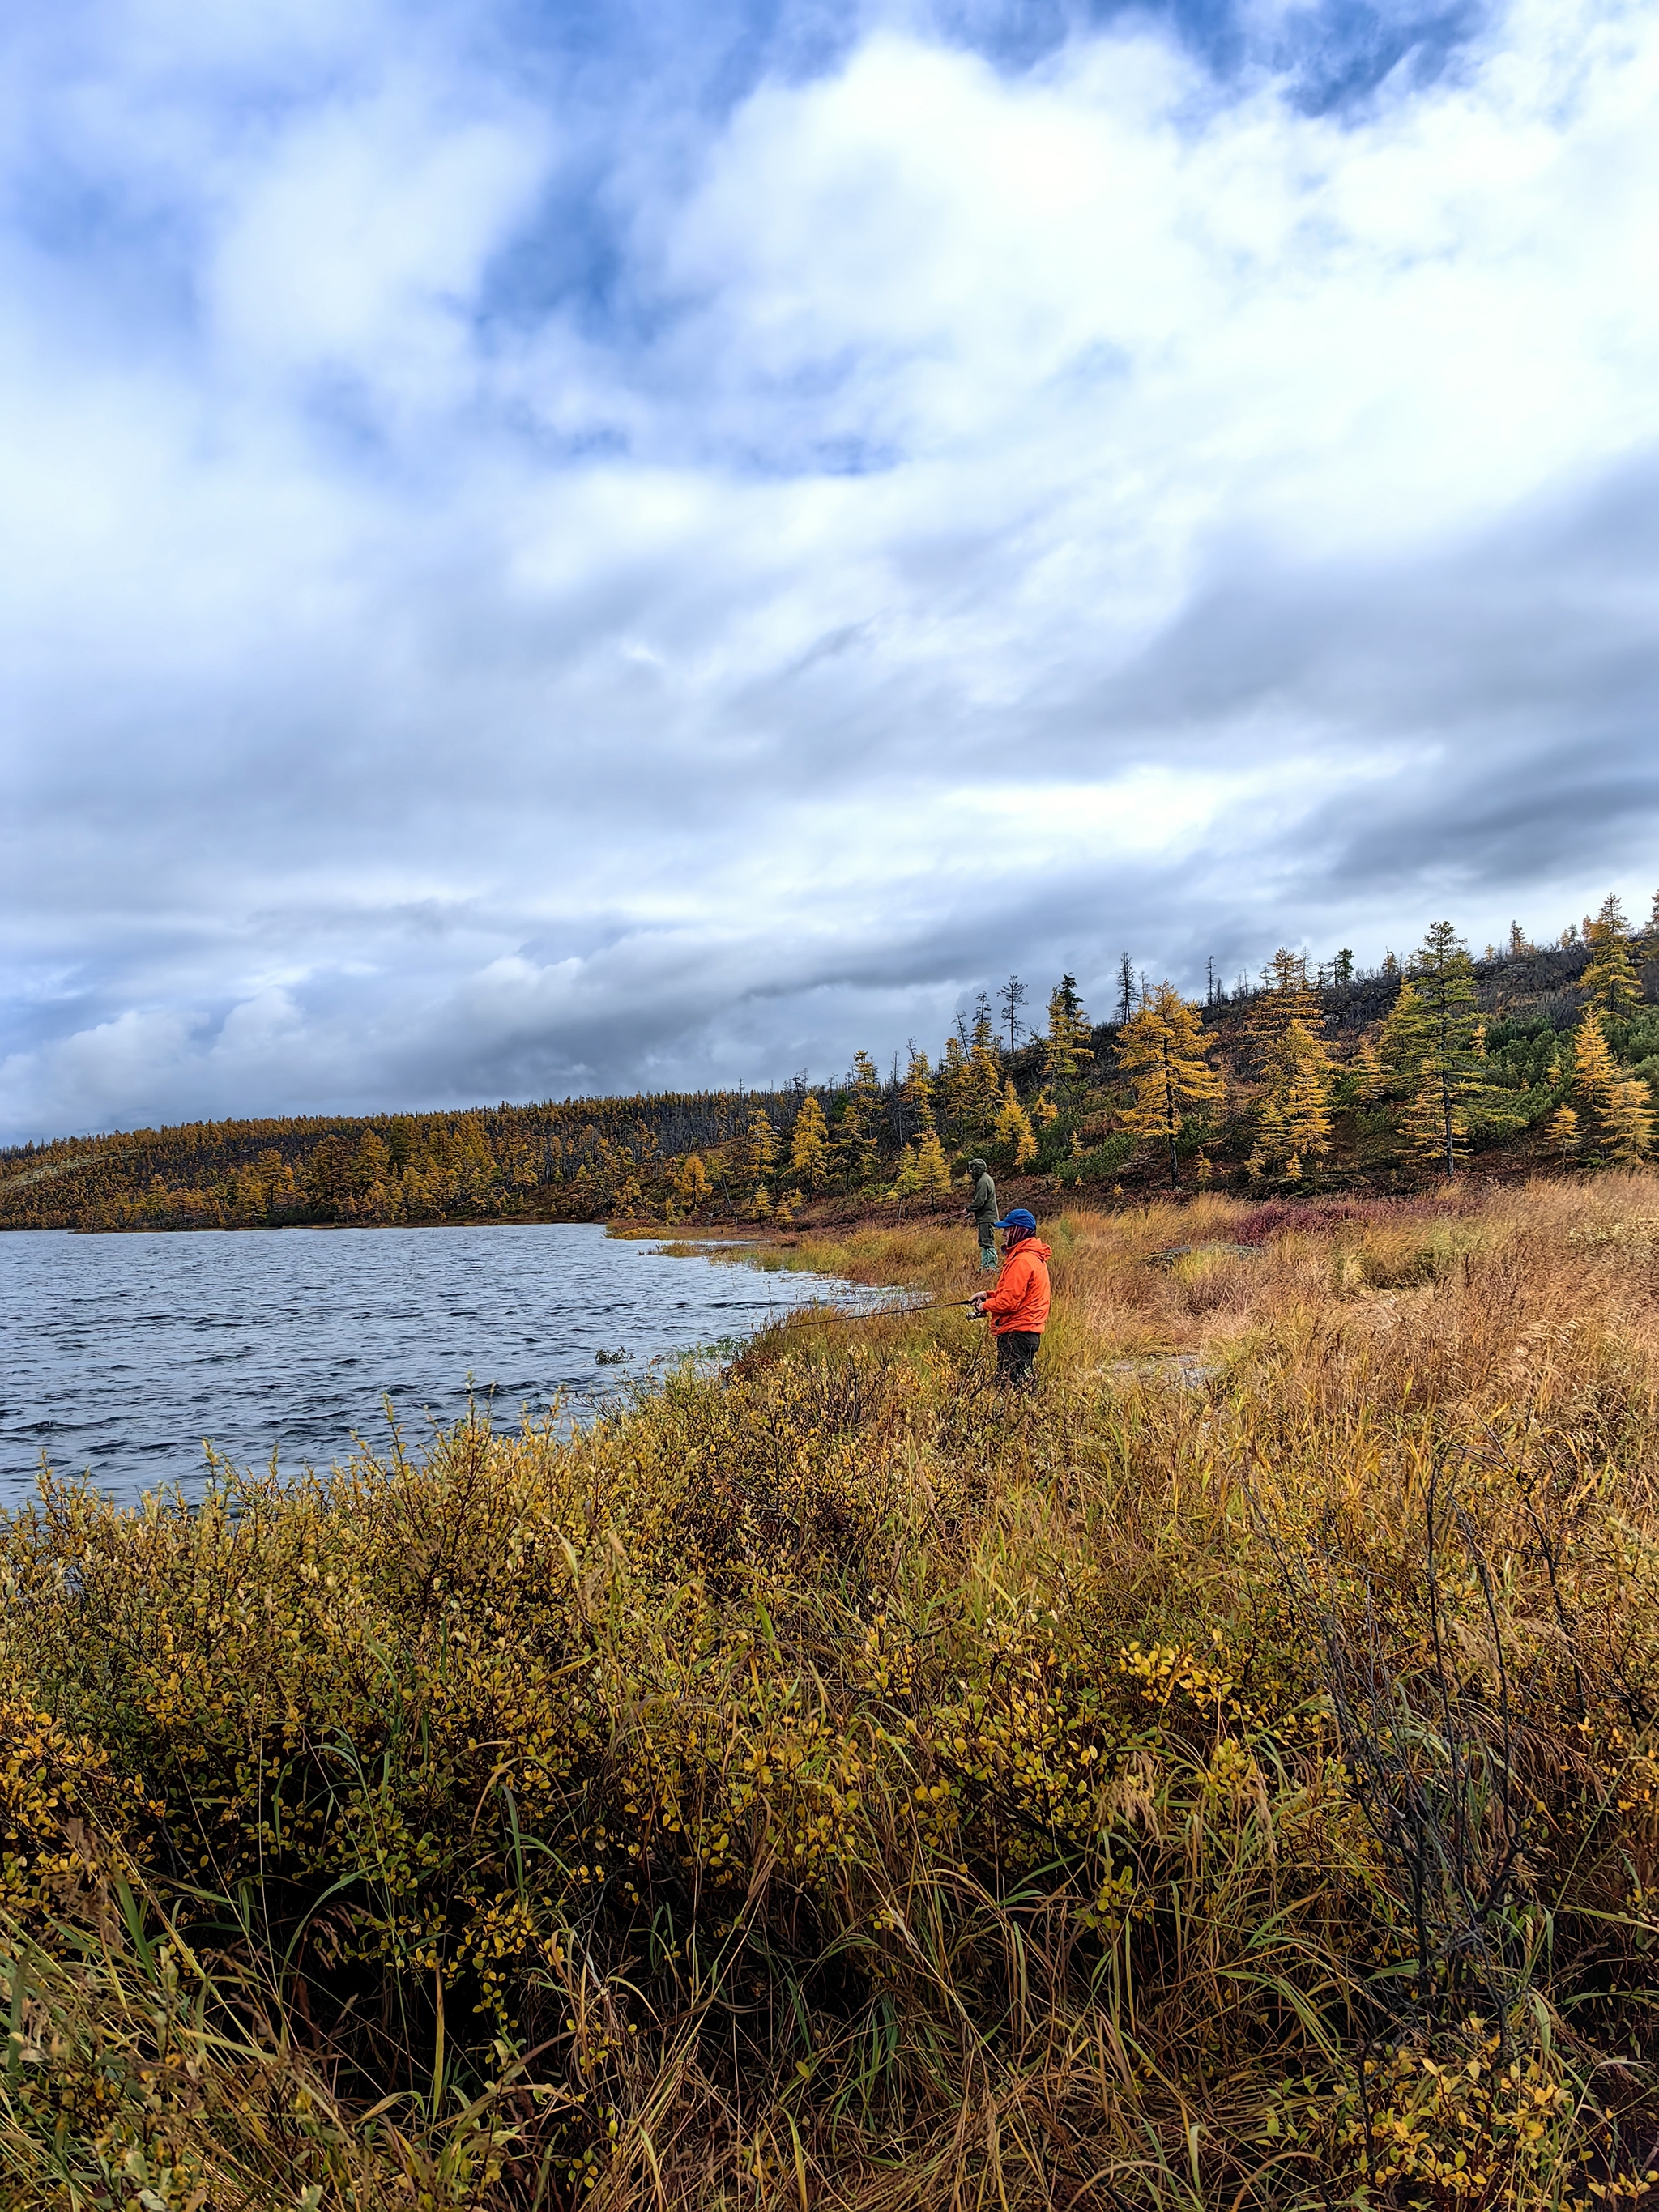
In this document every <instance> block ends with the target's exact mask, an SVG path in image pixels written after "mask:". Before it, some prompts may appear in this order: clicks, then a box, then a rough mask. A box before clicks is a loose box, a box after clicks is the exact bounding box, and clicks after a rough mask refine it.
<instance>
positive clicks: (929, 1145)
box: [916, 1129, 951, 1198]
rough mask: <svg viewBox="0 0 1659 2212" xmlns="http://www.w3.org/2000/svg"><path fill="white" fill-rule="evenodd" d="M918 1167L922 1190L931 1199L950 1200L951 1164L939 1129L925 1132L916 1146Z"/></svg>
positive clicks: (925, 1130)
mask: <svg viewBox="0 0 1659 2212" xmlns="http://www.w3.org/2000/svg"><path fill="white" fill-rule="evenodd" d="M916 1167H917V1170H918V1172H919V1173H920V1175H921V1188H922V1189H923V1191H924V1192H925V1193H926V1194H927V1196H928V1197H929V1198H949V1196H950V1195H951V1163H950V1161H949V1160H947V1159H946V1158H945V1147H944V1146H943V1145H942V1144H940V1142H939V1131H938V1130H937V1129H924V1130H923V1132H922V1134H921V1142H920V1143H919V1144H918V1145H917V1146H916Z"/></svg>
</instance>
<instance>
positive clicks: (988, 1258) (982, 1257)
mask: <svg viewBox="0 0 1659 2212" xmlns="http://www.w3.org/2000/svg"><path fill="white" fill-rule="evenodd" d="M996 1263H997V1255H996V1254H995V1252H994V1250H993V1249H992V1248H991V1246H990V1245H988V1244H981V1246H980V1248H979V1264H980V1269H981V1273H983V1271H984V1270H985V1269H986V1268H987V1267H995V1265H996Z"/></svg>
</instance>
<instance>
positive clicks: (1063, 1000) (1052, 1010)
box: [1042, 975, 1094, 1094]
mask: <svg viewBox="0 0 1659 2212" xmlns="http://www.w3.org/2000/svg"><path fill="white" fill-rule="evenodd" d="M1090 1035H1091V1031H1090V1028H1089V1018H1088V1016H1087V1015H1086V1014H1085V1012H1084V1011H1083V1001H1082V1000H1081V999H1080V998H1079V996H1078V989H1077V978H1076V976H1075V975H1062V976H1061V977H1060V981H1059V982H1058V983H1057V984H1056V985H1055V986H1054V989H1053V990H1052V991H1051V992H1050V993H1049V994H1048V1035H1047V1036H1045V1037H1044V1038H1043V1041H1042V1073H1043V1075H1044V1076H1045V1078H1046V1079H1047V1080H1048V1083H1049V1084H1051V1085H1053V1086H1054V1089H1055V1090H1057V1091H1060V1092H1061V1093H1062V1094H1063V1093H1064V1092H1065V1091H1066V1090H1067V1089H1069V1088H1070V1086H1071V1085H1073V1083H1074V1082H1075V1081H1076V1079H1077V1075H1078V1071H1079V1068H1080V1067H1081V1066H1082V1065H1083V1063H1084V1061H1085V1060H1092V1059H1093V1058H1094V1054H1093V1053H1092V1051H1091V1049H1090V1046H1089V1038H1090Z"/></svg>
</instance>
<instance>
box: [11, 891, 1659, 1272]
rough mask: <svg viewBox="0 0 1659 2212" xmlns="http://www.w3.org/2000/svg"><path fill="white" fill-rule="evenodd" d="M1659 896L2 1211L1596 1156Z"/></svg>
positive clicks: (556, 1203)
mask: <svg viewBox="0 0 1659 2212" xmlns="http://www.w3.org/2000/svg"><path fill="white" fill-rule="evenodd" d="M1655 963H1659V898H1656V902H1655V912H1654V913H1653V914H1652V915H1650V917H1649V919H1648V921H1647V922H1646V924H1645V925H1644V927H1642V928H1640V929H1633V928H1632V926H1631V924H1630V922H1629V921H1628V920H1627V918H1626V915H1625V914H1624V911H1623V908H1621V906H1620V902H1619V901H1618V899H1617V898H1616V897H1609V898H1608V899H1607V900H1606V901H1605V902H1603V904H1602V906H1601V908H1600V910H1599V912H1598V913H1597V914H1596V915H1593V916H1586V917H1585V918H1584V920H1583V923H1582V925H1581V924H1579V923H1577V922H1574V923H1572V924H1570V925H1569V926H1568V927H1567V928H1566V929H1565V930H1564V931H1562V932H1561V933H1559V936H1557V937H1556V938H1554V939H1552V940H1550V942H1549V943H1548V944H1547V945H1538V944H1534V942H1533V941H1532V940H1530V939H1528V938H1527V937H1526V935H1525V933H1523V932H1522V931H1521V929H1520V928H1519V927H1518V926H1517V927H1515V928H1514V929H1512V930H1511V932H1510V937H1509V939H1508V940H1507V941H1506V943H1505V944H1504V945H1501V946H1493V945H1488V946H1486V948H1485V950H1484V951H1483V953H1482V954H1481V955H1480V957H1478V958H1477V957H1475V956H1474V955H1473V954H1472V953H1471V951H1470V950H1469V948H1468V945H1467V944H1466V943H1465V942H1464V941H1463V939H1462V938H1461V937H1460V936H1459V934H1458V933H1457V931H1456V930H1455V927H1454V926H1453V924H1452V923H1450V922H1449V921H1439V922H1435V923H1433V924H1432V925H1431V926H1430V927H1429V928H1428V929H1427V930H1426V931H1425V935H1424V938H1423V940H1422V942H1421V944H1420V945H1419V946H1418V947H1417V948H1416V949H1415V950H1414V951H1412V952H1410V953H1408V954H1407V955H1406V956H1404V957H1400V956H1397V955H1396V954H1395V953H1394V952H1392V951H1390V952H1389V953H1387V954H1386V955H1385V957H1384V958H1383V963H1381V965H1380V966H1379V967H1378V968H1376V969H1369V970H1367V969H1358V968H1357V967H1356V965H1355V963H1354V959H1353V955H1352V952H1351V951H1347V950H1346V949H1344V950H1342V951H1339V952H1337V953H1336V954H1335V955H1334V956H1333V957H1331V958H1330V959H1329V960H1328V961H1322V962H1321V961H1315V960H1313V959H1311V958H1310V956H1309V955H1308V954H1307V953H1305V952H1304V951H1297V950H1292V949H1289V948H1284V947H1281V948H1280V949H1279V951H1276V952H1275V953H1274V954H1273V957H1271V959H1269V960H1268V961H1267V963H1264V965H1263V967H1262V968H1261V970H1260V971H1259V973H1258V974H1257V975H1255V977H1254V978H1251V977H1248V976H1245V977H1240V978H1238V979H1237V981H1235V982H1234V983H1233V984H1231V986H1223V984H1222V983H1221V982H1220V981H1219V979H1218V976H1217V975H1216V971H1215V968H1214V963H1211V964H1210V969H1209V973H1208V975H1207V977H1206V987H1205V990H1204V992H1203V994H1202V995H1201V996H1193V997H1188V996H1187V995H1185V994H1183V993H1182V991H1180V990H1179V989H1178V988H1177V987H1176V986H1175V985H1174V984H1173V983H1172V982H1170V981H1169V980H1167V979H1164V980H1161V981H1153V980H1152V979H1151V978H1150V976H1149V975H1148V974H1147V973H1146V971H1145V970H1144V969H1139V968H1137V966H1136V964H1135V963H1134V962H1133V959H1132V958H1131V957H1130V955H1129V954H1128V953H1127V952H1125V953H1124V954H1123V955H1122V956H1121V958H1120V960H1119V962H1118V963H1117V967H1116V969H1115V975H1114V986H1115V1000H1114V1003H1113V1006H1112V1012H1111V1018H1109V1020H1106V1021H1103V1022H1100V1023H1096V1022H1094V1021H1093V1020H1091V1017H1090V1015H1089V1013H1088V1012H1087V1011H1086V1009H1085V1006H1084V1003H1083V1000H1082V997H1081V994H1080V993H1079V988H1078V984H1077V981H1076V978H1075V976H1074V975H1071V974H1069V973H1068V974H1066V975H1062V976H1061V978H1060V981H1059V982H1058V983H1056V984H1055V985H1054V987H1053V989H1052V990H1051V991H1050V992H1049V993H1048V998H1047V1003H1046V1007H1045V1009H1044V1012H1043V1013H1042V1017H1041V1018H1035V1019H1034V1018H1032V1017H1031V998H1030V992H1029V990H1028V988H1027V987H1026V985H1025V984H1024V982H1023V981H1021V979H1020V978H1019V977H1018V975H1010V976H1009V977H1008V978H1007V979H1006V981H1005V982H1004V983H1003V984H1002V985H1001V986H1000V987H999V988H998V989H996V990H995V991H994V992H993V991H990V990H986V991H982V992H981V993H980V994H979V995H978V996H977V998H976V1000H975V1002H974V1003H973V1005H972V1006H968V1007H964V1008H963V1010H962V1011H961V1012H960V1013H959V1014H958V1016H957V1020H956V1022H955V1024H954V1025H953V1027H952V1029H951V1032H950V1033H949V1034H948V1035H947V1036H945V1039H944V1041H943V1044H942V1047H941V1048H940V1049H939V1053H938V1055H937V1057H934V1056H933V1055H931V1054H929V1052H928V1051H927V1049H926V1048H924V1047H922V1046H921V1045H918V1044H917V1043H916V1042H915V1041H914V1040H911V1041H909V1042H908V1043H907V1046H906V1048H905V1051H904V1052H903V1053H902V1054H898V1053H894V1054H890V1060H889V1065H888V1067H887V1069H886V1071H885V1072H883V1070H882V1069H881V1068H880V1067H879V1066H878V1063H877V1061H876V1060H875V1059H874V1057H873V1056H872V1054H870V1053H869V1052H867V1051H860V1052H858V1053H856V1054H854V1060H853V1065H852V1066H851V1067H850V1068H849V1069H848V1071H847V1073H846V1074H845V1076H844V1077H842V1078H839V1079H836V1081H834V1082H831V1083H826V1084H811V1083H809V1082H808V1081H807V1080H806V1078H805V1074H802V1075H799V1076H798V1077H796V1078H795V1079H794V1080H793V1082H792V1083H790V1084H787V1085H780V1086H774V1087H771V1088H769V1089H764V1090H759V1091H749V1090H740V1091H704V1092H697V1093H659V1094H651V1095H643V1094H642V1095H638V1096H635V1097H617V1098H587V1099H574V1100H562V1101H545V1102H543V1103H539V1104H535V1105H525V1106H514V1105H510V1104H507V1103H505V1102H503V1103H502V1104H501V1105H500V1106H499V1107H495V1108H490V1109H483V1108H478V1109H471V1110H468V1111H465V1112H459V1113H453V1112H452V1113H422V1114H390V1115H368V1116H362V1117H356V1118H339V1119H331V1118H327V1117H317V1116H301V1117H294V1118H270V1119H264V1120H257V1121H219V1122H197V1123H190V1124H185V1125H183V1126H180V1127H172V1128H163V1129H142V1130H137V1131H132V1132H127V1133H120V1134H117V1135H112V1136H108V1137H103V1138H94V1139H69V1140H60V1141H58V1142H57V1143H54V1144H51V1145H46V1146H21V1147H14V1148H12V1149H11V1150H9V1151H8V1152H4V1153H0V1226H4V1227H9V1228H90V1229H123V1228H155V1227H159V1228H186V1227H204V1228H206V1227H252V1226H261V1225H278V1224H283V1223H313V1222H314V1223H328V1222H342V1223H351V1222H356V1223H387V1222H410V1223H418V1222H431V1221H447V1220H507V1219H526V1218H529V1219H597V1218H607V1217H616V1216H622V1217H627V1218H639V1219H641V1220H646V1219H650V1220H657V1221H661V1222H664V1223H665V1224H671V1223H673V1222H676V1221H682V1220H703V1219H709V1218H728V1219H729V1218H744V1219H748V1220H750V1221H754V1222H760V1223H771V1224H775V1225H787V1224H788V1223H789V1222H791V1221H792V1220H793V1219H794V1218H796V1217H797V1216H798V1215H799V1213H800V1212H802V1210H803V1209H805V1208H808V1207H811V1206H814V1205H817V1204H820V1203H821V1202H822V1201H823V1200H825V1199H834V1200H842V1201H848V1200H850V1201H852V1202H854V1203H855V1204H857V1205H859V1206H868V1205H872V1204H879V1205H884V1206H886V1205H890V1206H892V1207H893V1209H894V1210H895V1211H896V1212H898V1213H900V1214H902V1213H903V1212H905V1211H907V1210H914V1209H926V1208H927V1207H930V1206H940V1205H944V1204H946V1203H954V1202H955V1200H954V1192H955V1188H956V1185H957V1180H958V1178H959V1177H960V1176H962V1174H963V1171H964V1169H965V1167H966V1164H967V1162H968V1160H969V1158H971V1157H973V1156H975V1154H977V1155H981V1156H982V1157H984V1158H986V1159H987V1160H988V1161H989V1162H990V1163H991V1164H993V1166H994V1167H995V1168H996V1169H997V1170H998V1172H999V1173H1000V1174H1003V1175H1005V1176H1006V1175H1009V1174H1012V1175H1013V1176H1034V1177H1041V1178H1044V1179H1046V1181H1047V1182H1048V1186H1049V1187H1050V1188H1054V1189H1056V1190H1065V1189H1067V1188H1078V1187H1079V1186H1104V1187H1105V1188H1106V1189H1107V1191H1108V1192H1109V1193H1110V1192H1121V1190H1123V1189H1125V1188H1139V1187H1141V1186H1144V1185H1146V1184H1147V1183H1149V1182H1164V1183H1167V1184H1170V1185H1174V1186H1176V1187H1180V1186H1182V1185H1184V1184H1188V1183H1191V1184H1196V1185H1198V1186H1200V1187H1201V1186H1203V1185H1205V1184H1206V1183H1210V1182H1213V1181H1214V1180H1215V1179H1216V1178H1217V1177H1218V1176H1219V1177H1221V1178H1223V1179H1225V1180H1227V1181H1230V1182H1233V1183H1235V1184H1237V1185H1238V1186H1240V1187H1243V1188H1264V1189H1265V1188H1273V1189H1285V1190H1293V1189H1296V1188H1313V1187H1315V1186H1316V1185H1320V1184H1331V1183H1341V1182H1377V1181H1379V1180H1381V1181H1385V1182H1399V1181H1401V1179H1404V1180H1407V1181H1410V1180H1412V1179H1413V1178H1418V1179H1420V1178H1422V1177H1425V1176H1432V1175H1455V1174H1457V1173H1459V1172H1460V1171H1461V1170H1462V1169H1463V1168H1465V1167H1466V1166H1467V1165H1468V1164H1469V1163H1470V1161H1471V1159H1472V1158H1474V1156H1475V1155H1477V1154H1486V1155H1489V1156H1492V1160H1493V1161H1495V1162H1498V1163H1502V1162H1504V1161H1508V1162H1509V1163H1510V1164H1520V1165H1531V1166H1537V1165H1548V1166H1551V1167H1553V1168H1558V1169H1562V1170H1567V1169H1579V1168H1583V1169H1593V1168H1596V1167H1600V1166H1604V1165H1618V1164H1632V1163H1635V1162H1638V1161H1641V1160H1644V1159H1645V1158H1647V1157H1648V1156H1649V1154H1650V1152H1651V1150H1652V1147H1653V1144H1654V1130H1655V1101H1656V1092H1659V1008H1650V1006H1648V1003H1647V993H1646V989H1645V982H1646V975H1645V974H1644V971H1645V970H1647V969H1650V968H1651V967H1653V966H1654V964H1655Z"/></svg>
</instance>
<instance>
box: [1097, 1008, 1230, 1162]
mask: <svg viewBox="0 0 1659 2212" xmlns="http://www.w3.org/2000/svg"><path fill="white" fill-rule="evenodd" d="M1214 1042H1215V1039H1214V1038H1213V1037H1212V1036H1206V1034H1205V1031H1204V1030H1203V1027H1202V1025H1201V1024H1200V1019H1199V1009H1198V1008H1197V1007H1196V1006H1190V1005H1189V1004H1188V1001H1187V1000H1185V999H1183V998H1182V995H1181V994H1180V992H1179V991H1177V990H1176V987H1175V985H1174V984H1173V983H1170V982H1167V981H1166V982H1163V983H1158V984H1155V985H1154V986H1153V987H1152V990H1151V991H1149V992H1148V993H1147V994H1146V999H1145V1000H1144V1002H1143V1003H1142V1006H1141V1007H1140V1011H1139V1012H1138V1013H1137V1014H1136V1015H1135V1016H1134V1017H1133V1019H1132V1020H1131V1021H1130V1022H1129V1023H1128V1024H1127V1026H1126V1027H1125V1029H1124V1030H1123V1033H1122V1035H1121V1037H1120V1038H1119V1040H1118V1065H1119V1066H1120V1067H1121V1068H1122V1070H1123V1072H1124V1073H1125V1074H1126V1075H1127V1076H1128V1077H1129V1079H1130V1080H1131V1081H1132V1082H1133V1085H1134V1090H1135V1103H1134V1104H1133V1107H1132V1108H1131V1109H1130V1110H1129V1112H1128V1113H1127V1115H1125V1116H1124V1126H1125V1127H1126V1128H1127V1129H1128V1130H1129V1131H1130V1132H1131V1133H1133V1134H1134V1135H1136V1136H1138V1137H1142V1138H1146V1139H1149V1140H1153V1141H1156V1140H1157V1139H1164V1141H1165V1142H1166V1143H1167V1144H1168V1146H1169V1148H1170V1189H1171V1190H1177V1189H1179V1188H1180V1187H1181V1159H1180V1154H1179V1152H1178V1151H1177V1149H1176V1146H1177V1139H1179V1137H1180V1135H1181V1132H1182V1125H1183V1123H1184V1122H1185V1121H1187V1120H1188V1116H1189V1115H1190V1114H1191V1113H1192V1112H1193V1110H1194V1109H1197V1108H1200V1107H1203V1106H1211V1105H1214V1104H1216V1103H1218V1101H1219V1100H1220V1098H1221V1097H1222V1092H1223V1085H1222V1079H1221V1077H1220V1076H1219V1074H1218V1073H1217V1072H1216V1070H1215V1069H1214V1068H1212V1066H1210V1065H1209V1062H1208V1060H1207V1059H1206V1054H1207V1053H1208V1052H1209V1051H1210V1050H1211V1048H1212V1046H1213V1044H1214Z"/></svg>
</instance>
